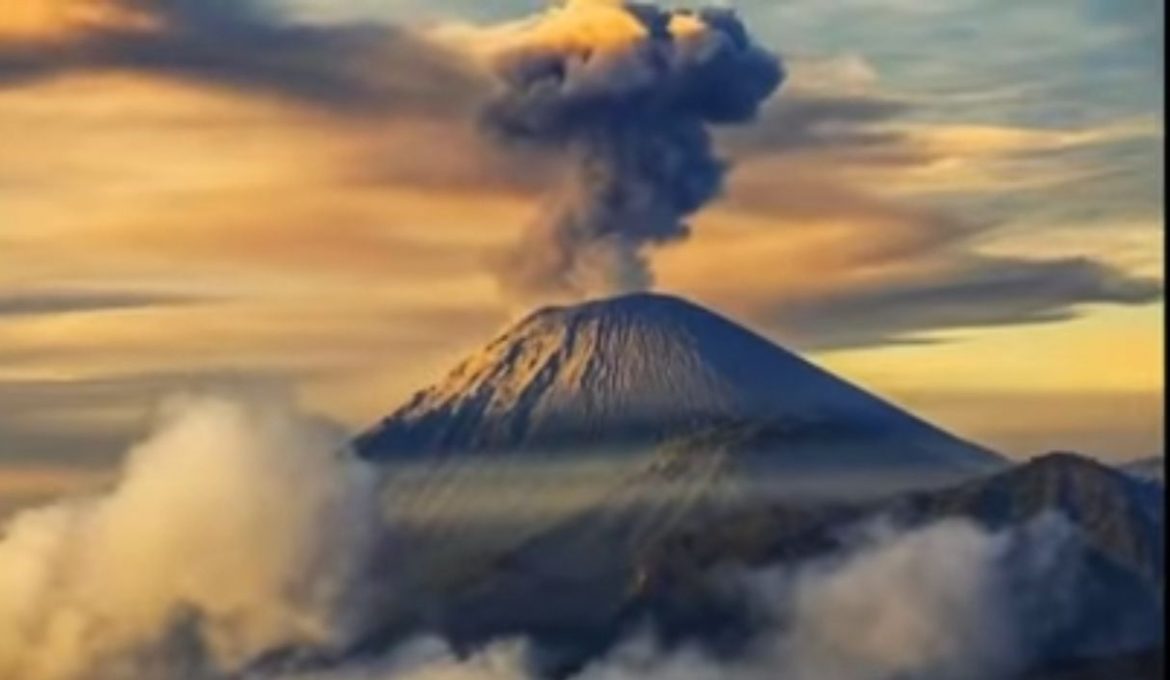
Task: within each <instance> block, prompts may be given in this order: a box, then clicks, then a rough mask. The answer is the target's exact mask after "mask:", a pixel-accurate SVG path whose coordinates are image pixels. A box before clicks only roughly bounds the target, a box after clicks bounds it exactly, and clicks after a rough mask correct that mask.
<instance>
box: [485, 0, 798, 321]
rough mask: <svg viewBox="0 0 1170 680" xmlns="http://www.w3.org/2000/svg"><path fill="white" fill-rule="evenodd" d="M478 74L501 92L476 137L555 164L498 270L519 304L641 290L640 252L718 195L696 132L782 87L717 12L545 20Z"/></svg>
mask: <svg viewBox="0 0 1170 680" xmlns="http://www.w3.org/2000/svg"><path fill="white" fill-rule="evenodd" d="M622 20H625V21H626V22H631V21H632V22H636V24H633V25H635V26H637V27H638V30H636V31H633V32H632V33H630V34H627V35H626V36H624V37H623V36H620V35H614V36H612V37H611V36H610V35H609V32H614V33H617V32H619V31H620V30H623V29H624V30H628V29H629V28H630V24H629V23H627V24H625V25H622ZM577 29H579V32H578V33H575V30H577ZM492 66H493V68H494V70H495V71H496V73H497V75H498V76H499V79H500V81H501V83H502V89H501V91H500V92H499V94H498V96H497V97H496V98H495V99H494V100H493V101H492V102H491V103H490V104H489V106H488V107H487V108H486V111H485V114H484V121H485V124H486V126H487V128H488V129H489V130H490V131H491V132H492V133H494V134H496V135H498V136H499V137H500V138H502V139H503V140H505V141H506V142H513V143H519V144H522V145H535V146H537V147H541V148H548V149H552V150H555V151H556V152H558V153H560V154H561V155H563V157H564V158H565V159H567V160H568V161H569V163H568V166H569V168H568V170H567V176H566V177H565V181H564V186H563V188H562V189H561V190H560V191H559V192H557V194H556V195H555V197H553V199H552V202H551V204H550V205H549V206H548V207H547V213H546V214H545V215H543V216H542V218H541V219H540V220H539V221H538V222H537V223H536V224H534V225H533V226H532V227H531V228H530V229H529V231H528V232H527V234H526V235H525V236H524V238H523V241H522V243H520V244H519V245H518V247H516V248H515V249H514V250H513V251H512V252H511V253H510V254H509V255H508V256H507V257H506V258H505V260H504V262H503V263H502V265H501V267H500V271H501V273H502V277H501V278H502V281H503V285H504V287H505V289H506V290H507V292H509V293H511V294H512V295H514V296H516V297H519V298H521V299H525V298H528V299H531V298H546V297H552V298H580V297H586V296H590V295H595V294H609V293H615V292H622V291H629V290H637V289H644V288H647V287H649V286H650V285H651V283H652V276H651V273H650V271H649V268H648V265H647V263H646V261H645V249H646V247H647V246H651V245H654V244H661V243H667V242H670V241H676V240H679V239H682V238H685V237H686V236H687V233H688V227H687V224H686V218H687V217H688V216H689V215H691V214H693V213H695V212H696V211H698V210H699V209H700V208H701V207H703V205H704V204H706V203H707V202H708V201H710V200H711V199H712V198H713V197H715V196H716V195H717V194H718V193H719V192H720V190H721V188H722V184H723V177H724V174H725V171H726V166H725V164H724V163H723V162H722V161H721V160H720V159H719V158H717V157H716V155H715V153H714V150H713V145H712V140H711V135H710V132H709V126H712V125H721V124H733V123H740V122H745V121H748V120H750V119H752V118H753V117H754V116H755V115H756V112H757V110H758V108H759V106H760V104H761V103H762V102H763V101H764V100H765V99H766V98H767V97H768V96H769V95H770V94H771V93H772V92H773V91H774V90H775V89H776V88H777V87H778V86H779V85H780V83H781V81H782V80H783V77H784V71H783V68H782V66H781V64H780V61H779V60H778V59H777V58H776V57H775V56H773V55H772V54H770V53H768V52H767V51H765V50H763V49H762V48H761V47H759V46H758V45H756V44H755V43H754V42H753V41H752V39H751V37H750V36H749V35H748V32H747V30H746V28H745V27H744V25H743V23H742V22H741V21H740V20H739V18H738V17H737V16H736V15H735V14H734V13H732V12H731V11H727V10H719V9H705V10H701V11H699V12H695V13H691V12H681V11H679V12H669V11H665V10H661V9H658V8H656V7H653V6H649V5H642V4H634V3H620V2H605V1H603V0H576V1H574V2H569V3H568V4H566V5H565V6H564V7H561V8H558V9H554V10H551V11H550V13H549V14H548V15H547V16H546V17H545V18H544V19H542V20H541V21H538V22H536V23H535V24H533V25H531V26H529V27H528V28H527V29H524V30H522V31H520V35H519V36H517V38H516V39H515V40H514V41H512V42H511V44H508V42H507V41H506V40H505V45H504V46H503V48H502V49H501V50H499V51H498V52H497V53H496V54H495V55H493V63H492Z"/></svg>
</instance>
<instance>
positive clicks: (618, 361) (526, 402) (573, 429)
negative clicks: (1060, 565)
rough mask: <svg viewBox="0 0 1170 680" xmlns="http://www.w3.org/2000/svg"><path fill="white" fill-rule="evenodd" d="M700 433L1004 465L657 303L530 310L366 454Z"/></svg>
mask: <svg viewBox="0 0 1170 680" xmlns="http://www.w3.org/2000/svg"><path fill="white" fill-rule="evenodd" d="M695 437H700V438H704V439H706V440H710V439H711V438H712V437H715V438H720V439H722V441H723V442H724V443H725V444H727V443H733V444H734V445H735V447H736V448H737V450H739V451H740V452H743V453H752V454H763V457H762V459H763V460H764V461H766V462H767V463H768V464H770V465H774V466H780V467H786V466H788V467H796V468H800V469H809V468H810V467H817V468H825V469H841V468H849V469H852V470H854V471H857V470H859V469H861V468H876V469H883V470H886V471H892V470H895V469H898V468H907V469H909V468H914V469H922V470H928V471H929V470H935V471H939V470H944V471H966V472H972V471H986V470H988V469H992V468H994V467H996V466H998V465H1000V464H1002V461H1001V460H1000V459H999V458H998V456H996V455H995V454H993V453H991V452H989V451H987V450H985V449H983V448H980V447H978V446H976V445H974V444H971V443H968V442H965V441H962V440H960V439H958V438H956V437H954V436H952V435H950V434H948V433H946V432H943V431H941V430H939V429H938V428H936V427H934V426H932V425H930V424H928V423H926V422H923V421H922V420H919V419H918V418H916V417H914V416H912V415H910V414H908V413H906V412H904V411H902V410H900V409H898V408H896V407H894V406H892V405H891V404H888V403H886V402H884V401H882V400H880V399H878V398H877V397H875V396H873V395H870V394H868V393H866V392H865V391H863V390H861V389H859V388H857V387H855V386H853V385H850V384H848V383H846V382H844V381H842V380H840V379H838V378H836V377H834V376H833V375H830V374H829V373H827V372H825V371H823V370H821V369H820V368H817V367H816V366H813V365H812V364H810V363H808V362H806V361H804V360H802V359H800V358H799V357H797V356H795V355H793V354H791V353H789V352H787V351H785V350H783V349H781V348H780V347H777V346H776V345H774V344H773V343H771V342H769V341H767V340H765V339H764V338H762V337H760V336H758V335H756V334H754V333H752V332H750V331H748V330H746V329H744V328H742V327H740V326H738V325H736V324H734V323H732V322H730V321H728V320H727V319H724V318H722V317H720V316H718V315H716V314H714V313H712V312H710V311H707V310H706V309H703V308H701V307H699V306H696V305H694V304H691V303H689V302H686V301H684V300H681V299H678V298H674V297H667V296H661V295H651V294H639V295H630V296H626V297H619V298H613V299H608V300H601V301H596V302H589V303H585V304H581V305H577V306H571V307H555V308H548V309H544V310H541V311H539V312H536V313H535V314H533V315H531V316H529V317H528V318H526V319H524V320H523V321H521V322H520V323H519V324H517V325H516V326H515V327H513V328H512V329H510V330H508V331H507V332H505V333H504V334H503V335H501V336H499V337H498V338H496V339H495V340H494V341H492V342H491V343H489V344H488V345H487V347H486V348H485V349H483V350H482V351H480V352H478V353H476V354H474V355H472V356H471V357H469V358H468V359H466V360H465V361H464V362H462V363H461V364H460V365H459V366H458V367H457V368H456V369H455V370H454V371H452V372H451V373H450V374H449V375H448V376H447V377H446V378H445V379H444V380H442V381H440V382H438V383H436V384H435V385H432V386H430V387H428V388H426V389H424V390H422V391H420V392H418V393H417V394H416V395H415V396H414V398H413V399H411V400H410V401H409V403H407V404H406V405H405V406H403V407H402V408H401V409H399V410H398V411H396V412H395V413H393V414H392V415H391V416H390V417H389V418H387V419H386V420H385V421H383V422H382V423H381V424H380V425H379V426H377V427H375V428H374V429H372V430H370V431H369V432H367V433H365V434H364V435H362V436H361V437H359V438H358V440H357V448H358V450H359V452H360V453H361V454H362V455H363V456H365V457H367V458H370V459H374V460H381V461H391V460H412V459H413V460H417V459H420V458H428V457H430V458H434V457H436V456H447V455H467V454H489V455H490V454H516V453H521V454H524V455H529V456H541V457H549V456H559V455H577V454H580V453H581V452H583V451H591V452H595V453H614V454H625V453H629V452H630V451H642V450H645V449H646V447H656V446H659V445H662V444H663V443H667V442H672V443H674V444H676V445H677V444H680V443H685V441H686V440H688V439H691V438H695ZM724 448H726V446H725V447H724Z"/></svg>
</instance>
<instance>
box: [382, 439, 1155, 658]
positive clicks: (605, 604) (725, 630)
mask: <svg viewBox="0 0 1170 680" xmlns="http://www.w3.org/2000/svg"><path fill="white" fill-rule="evenodd" d="M641 483H643V484H645V483H651V482H650V480H648V479H643V480H641ZM718 484H719V482H713V481H712V478H708V479H705V480H704V481H702V482H701V483H698V484H697V485H696V493H695V495H694V496H693V497H692V498H690V499H688V500H686V501H684V502H675V501H672V502H670V503H662V504H657V505H655V504H623V503H614V504H606V505H604V506H599V507H596V508H593V509H591V510H587V511H585V512H582V513H580V514H578V515H576V516H573V517H571V518H568V519H566V520H565V521H563V522H559V523H557V524H556V525H555V526H552V527H550V528H549V529H547V530H544V531H541V532H537V533H535V534H531V535H528V536H523V537H519V539H518V541H517V545H516V547H515V548H514V549H512V550H508V551H498V552H495V553H493V554H492V555H490V556H486V555H485V556H482V557H481V559H479V560H475V559H470V560H469V559H468V557H467V556H466V555H464V556H462V557H461V558H460V559H461V564H460V565H459V567H460V568H459V570H458V572H459V574H460V577H459V578H458V579H452V580H447V581H445V582H444V583H443V585H442V588H441V589H435V590H433V591H431V592H430V593H429V594H427V595H426V596H425V598H423V599H425V600H426V602H425V604H420V605H419V606H417V607H416V608H415V613H414V614H413V615H412V616H418V617H421V618H420V619H419V620H416V621H414V622H413V623H412V624H411V626H420V625H421V626H422V627H424V628H426V629H430V630H437V631H440V632H441V633H442V634H443V635H444V636H445V637H446V638H448V639H449V640H451V641H453V642H454V643H455V644H456V646H457V647H458V648H462V649H474V648H475V647H477V646H478V645H480V644H483V643H486V642H489V641H491V640H495V639H500V638H506V637H511V636H528V637H530V638H531V639H533V640H534V641H535V642H536V644H537V647H538V649H540V650H541V653H542V654H543V657H542V658H544V659H545V662H546V663H547V670H548V671H549V672H550V673H551V674H552V675H554V676H555V675H559V674H562V673H567V672H571V671H573V670H574V669H576V668H578V667H579V666H580V665H581V664H583V663H585V662H586V661H587V660H588V659H590V658H594V657H595V656H597V655H598V654H601V653H603V652H604V651H605V650H606V649H607V648H608V647H609V646H610V645H612V644H614V643H615V642H616V641H618V640H620V639H623V638H624V637H625V636H627V635H628V634H629V633H630V631H631V630H634V629H636V628H638V627H639V626H642V625H644V624H645V623H646V622H647V621H650V622H652V623H653V628H654V630H656V631H657V634H658V635H659V636H661V637H662V639H664V640H666V641H668V642H670V643H671V644H673V642H681V641H684V640H692V641H693V640H699V641H702V644H704V645H708V646H710V647H711V648H712V649H715V650H717V651H718V652H719V653H727V654H734V653H735V650H737V649H738V648H740V647H741V646H742V645H744V644H747V642H748V641H749V640H750V636H751V631H752V630H753V625H754V623H753V618H752V614H751V611H752V607H751V603H749V602H745V601H743V600H741V599H738V598H737V597H735V596H733V595H729V592H728V590H727V588H726V585H725V583H724V582H723V581H721V579H720V576H719V575H720V574H721V573H724V572H725V570H726V569H728V568H744V567H747V568H772V567H776V566H783V567H791V566H795V565H799V564H802V563H806V562H808V561H809V560H815V559H818V558H821V557H824V556H828V555H832V554H835V553H837V552H839V551H841V550H843V549H847V548H848V545H849V542H850V540H851V539H850V536H851V535H852V532H854V531H855V528H856V527H858V526H864V525H870V524H877V523H888V524H890V525H892V526H898V527H903V528H911V527H917V526H927V525H930V524H932V523H935V522H938V521H940V520H944V519H948V518H962V519H967V520H971V521H973V522H975V523H976V524H978V525H980V526H983V527H986V528H988V529H992V530H1003V529H1013V530H1017V531H1028V529H1027V527H1028V526H1030V525H1031V524H1032V523H1034V522H1036V521H1040V520H1042V519H1043V518H1044V517H1046V516H1048V515H1059V516H1061V517H1064V518H1067V520H1068V522H1069V523H1070V525H1071V527H1072V532H1071V533H1070V535H1071V536H1075V541H1071V542H1070V543H1069V546H1070V547H1066V548H1063V549H1062V552H1060V553H1059V554H1058V555H1057V558H1058V559H1059V560H1060V561H1061V562H1063V563H1065V564H1064V565H1063V566H1062V570H1061V574H1062V575H1061V577H1060V578H1061V579H1062V580H1061V581H1060V582H1055V581H1053V582H1041V581H1039V580H1037V577H1036V575H1035V574H1033V573H1030V572H1028V571H1027V570H1026V569H1023V568H1021V570H1020V573H1019V574H1013V576H1012V578H1013V581H1012V586H1011V587H1012V589H1013V590H1012V592H1014V593H1015V595H1014V596H1013V599H1014V600H1015V601H1016V602H1017V606H1018V610H1017V612H1016V615H1018V616H1019V617H1020V619H1021V620H1022V621H1023V620H1026V621H1030V623H1028V624H1027V625H1026V635H1027V636H1028V638H1029V639H1028V642H1027V645H1028V649H1029V651H1030V652H1032V653H1034V654H1035V655H1036V658H1035V662H1036V666H1037V668H1043V669H1048V668H1049V667H1050V666H1051V665H1052V664H1057V666H1052V667H1053V668H1058V669H1059V668H1063V667H1067V666H1068V665H1069V664H1073V662H1074V661H1076V660H1077V659H1079V658H1080V657H1082V656H1084V657H1092V658H1106V657H1112V656H1113V655H1116V654H1129V653H1137V652H1140V651H1141V650H1143V649H1148V648H1149V647H1150V646H1151V645H1156V644H1158V643H1159V641H1160V640H1161V635H1162V631H1163V624H1162V623H1161V619H1162V611H1163V608H1164V605H1163V595H1162V593H1163V587H1164V586H1163V581H1164V576H1163V571H1162V564H1163V562H1162V549H1163V546H1164V539H1163V537H1162V535H1161V524H1160V522H1161V519H1160V518H1161V516H1162V514H1161V513H1162V508H1163V507H1164V496H1163V495H1162V492H1161V490H1160V489H1158V488H1156V487H1154V486H1152V485H1145V484H1142V483H1138V482H1133V481H1132V480H1130V479H1128V478H1126V477H1125V476H1124V475H1121V474H1119V473H1117V472H1116V471H1114V470H1112V469H1110V468H1107V467H1104V466H1102V465H1099V464H1097V463H1095V462H1093V461H1090V460H1088V459H1084V458H1079V457H1076V456H1073V455H1069V454H1060V455H1052V456H1047V457H1044V458H1041V459H1037V460H1035V461H1033V462H1031V463H1028V464H1026V465H1022V466H1019V467H1018V468H1015V469H1012V470H1010V471H1007V472H1003V473H1000V474H996V475H993V476H990V477H986V478H984V479H980V480H976V481H971V482H966V483H963V484H959V485H956V486H953V487H950V488H946V489H938V490H933V491H925V492H911V493H906V494H901V495H898V496H896V497H894V498H887V499H884V500H868V501H864V502H858V503H853V504H849V503H838V504H824V503H822V504H808V503H794V504H785V503H783V502H775V503H772V504H770V505H767V506H756V507H753V508H747V509H744V508H742V507H741V508H731V507H729V506H726V505H723V504H721V503H718V502H714V503H713V502H711V498H712V496H713V495H717V494H715V492H714V491H713V490H714V489H716V488H718ZM1034 559H1035V556H1033V555H1029V554H1026V553H1021V554H1020V555H1018V556H1015V557H1010V559H1009V563H1012V562H1015V561H1018V562H1019V563H1020V564H1021V565H1024V564H1029V563H1030V562H1031V561H1032V560H1034ZM1057 606H1058V607H1059V611H1060V612H1062V614H1061V616H1060V617H1056V618H1052V617H1050V616H1048V612H1051V611H1053V610H1054V609H1053V608H1054V607H1057ZM1033 618H1034V619H1035V620H1033ZM400 623H401V622H400ZM406 627H407V626H405V625H400V626H398V627H395V628H387V629H386V630H384V631H383V635H382V636H379V638H378V639H377V640H371V641H369V642H368V643H367V648H369V649H377V648H380V647H382V646H383V645H384V644H386V641H387V640H388V639H392V638H393V637H394V635H395V633H394V632H393V631H394V630H403V629H404V628H406ZM671 641H673V642H671ZM1059 662H1066V663H1065V664H1064V666H1060V665H1059ZM1073 665H1075V664H1073ZM1046 672H1047V671H1046ZM1037 677H1047V676H1046V675H1039V676H1037ZM1055 677H1063V676H1060V675H1057V676H1055ZM1070 677H1077V676H1076V675H1072V676H1070ZM1088 677H1092V676H1088Z"/></svg>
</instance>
